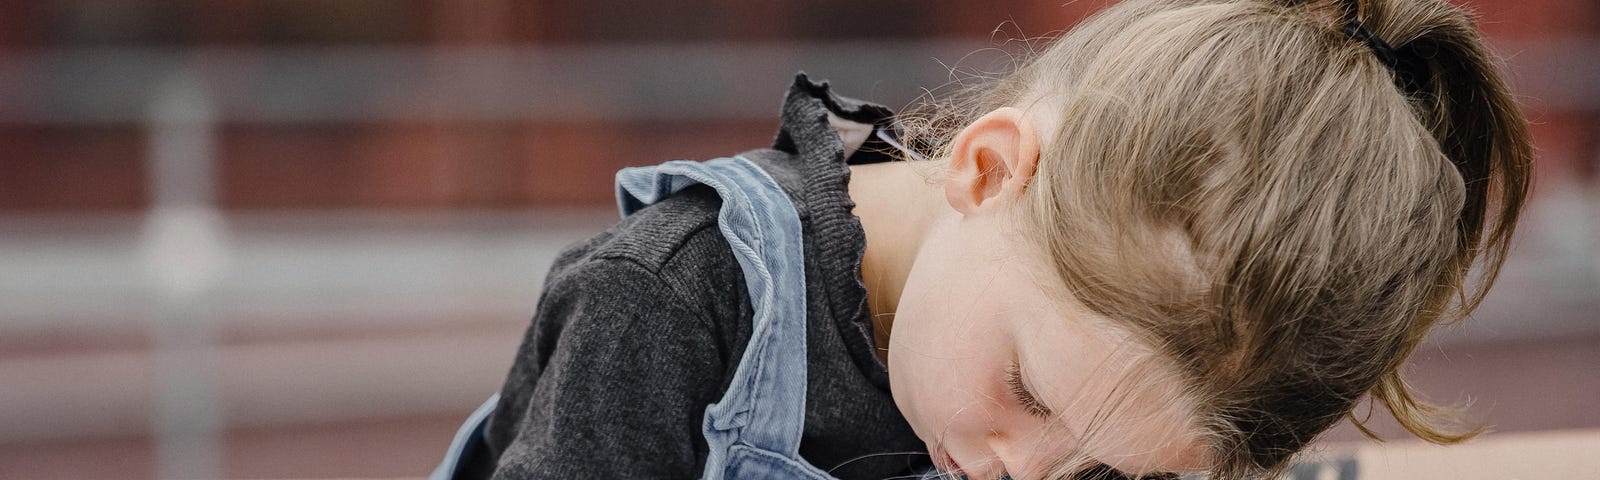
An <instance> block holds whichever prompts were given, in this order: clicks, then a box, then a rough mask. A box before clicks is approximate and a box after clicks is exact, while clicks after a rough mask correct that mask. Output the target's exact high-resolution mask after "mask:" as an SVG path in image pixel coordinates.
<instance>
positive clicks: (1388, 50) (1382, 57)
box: [1340, 19, 1429, 96]
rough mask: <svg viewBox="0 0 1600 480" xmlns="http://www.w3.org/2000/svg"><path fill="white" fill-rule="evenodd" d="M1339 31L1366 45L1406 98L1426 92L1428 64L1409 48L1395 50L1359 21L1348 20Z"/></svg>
mask: <svg viewBox="0 0 1600 480" xmlns="http://www.w3.org/2000/svg"><path fill="white" fill-rule="evenodd" d="M1340 31H1342V32H1344V34H1345V35H1348V36H1350V38H1353V39H1355V40H1357V41H1360V42H1361V43H1364V44H1366V45H1367V47H1368V48H1370V49H1371V50H1372V54H1373V55H1374V56H1376V57H1378V62H1380V63H1383V66H1385V67H1388V68H1389V71H1390V72H1393V73H1394V80H1395V82H1394V83H1395V86H1397V87H1400V91H1401V92H1402V93H1405V94H1406V96H1415V95H1417V94H1420V93H1423V92H1426V91H1427V90H1428V79H1429V75H1428V62H1426V61H1423V59H1421V58H1419V57H1418V56H1417V55H1416V52H1414V51H1412V49H1411V48H1409V46H1408V47H1407V48H1405V49H1403V50H1395V48H1394V47H1391V46H1389V43H1388V42H1384V41H1383V39H1381V38H1378V36H1377V35H1374V34H1373V33H1372V30H1368V29H1367V26H1366V25H1362V24H1361V21H1359V20H1354V19H1352V20H1350V22H1349V23H1346V24H1344V28H1342V29H1340Z"/></svg>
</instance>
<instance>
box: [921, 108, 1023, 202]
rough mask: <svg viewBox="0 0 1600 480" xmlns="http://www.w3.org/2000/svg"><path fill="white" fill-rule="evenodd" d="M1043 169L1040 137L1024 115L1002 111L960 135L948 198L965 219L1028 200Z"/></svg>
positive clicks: (948, 180) (953, 156) (952, 160)
mask: <svg viewBox="0 0 1600 480" xmlns="http://www.w3.org/2000/svg"><path fill="white" fill-rule="evenodd" d="M1038 164H1039V137H1038V135H1036V134H1035V132H1034V128H1033V122H1032V121H1031V119H1029V118H1028V115H1027V114H1026V113H1025V112H1023V111H1022V110H1019V109H1016V108H1013V107H1001V108H998V109H995V111H992V112H989V113H987V114H985V115H984V116H983V117H982V118H979V119H978V120H977V121H974V122H972V124H971V125H968V126H967V128H964V129H962V130H961V133H958V134H956V138H955V140H954V142H953V143H951V149H950V166H949V172H948V173H949V174H948V175H947V177H946V180H945V183H944V195H945V198H946V199H947V200H948V201H949V202H950V206H951V207H953V208H955V209H956V211H958V212H961V213H962V214H964V215H970V214H973V213H978V212H980V211H988V210H992V209H996V208H1001V207H1002V206H1004V205H1006V204H1009V203H1010V201H1012V200H1016V199H1018V198H1021V197H1022V192H1023V191H1024V190H1026V188H1027V186H1028V182H1029V181H1030V180H1032V179H1033V172H1034V168H1035V167H1036V166H1038Z"/></svg>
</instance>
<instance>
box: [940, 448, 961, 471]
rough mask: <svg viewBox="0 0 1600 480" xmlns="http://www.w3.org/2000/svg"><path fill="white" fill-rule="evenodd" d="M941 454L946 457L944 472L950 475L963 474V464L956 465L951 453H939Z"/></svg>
mask: <svg viewBox="0 0 1600 480" xmlns="http://www.w3.org/2000/svg"><path fill="white" fill-rule="evenodd" d="M939 453H940V454H941V455H943V456H944V459H943V460H944V466H943V467H942V469H943V470H944V471H946V472H949V473H959V472H961V464H959V463H956V459H955V457H951V456H950V453H948V452H939Z"/></svg>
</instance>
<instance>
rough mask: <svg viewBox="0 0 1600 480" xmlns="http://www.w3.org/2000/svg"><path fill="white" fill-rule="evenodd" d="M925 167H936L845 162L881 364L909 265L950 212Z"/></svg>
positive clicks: (931, 164) (874, 339)
mask: <svg viewBox="0 0 1600 480" xmlns="http://www.w3.org/2000/svg"><path fill="white" fill-rule="evenodd" d="M929 168H939V167H938V166H937V165H935V164H933V163H924V162H917V163H908V162H889V163H879V164H871V165H853V166H851V167H850V171H851V172H850V198H851V199H852V200H854V201H855V203H856V208H855V212H854V213H855V215H856V216H857V217H860V218H861V228H862V230H864V231H865V232H866V235H867V249H866V253H865V254H864V255H863V256H862V259H861V280H862V283H864V284H866V287H867V308H868V310H869V311H870V313H871V316H872V336H873V342H874V345H875V347H876V348H875V350H876V352H877V354H878V360H880V361H883V362H884V363H885V364H888V353H889V333H890V330H891V329H893V326H894V312H895V309H896V307H897V306H898V305H899V304H900V292H901V291H902V290H904V289H905V285H906V277H907V276H908V275H909V274H910V273H911V265H912V264H913V263H915V262H916V259H917V252H918V250H920V249H921V247H922V241H923V239H924V238H926V236H927V233H928V230H929V228H930V227H932V226H933V224H934V222H935V221H937V220H938V219H939V217H940V216H941V213H944V212H947V211H950V207H949V204H948V203H947V202H946V201H945V198H944V191H943V189H941V188H940V187H939V185H937V184H936V183H933V182H930V181H929V180H928V177H926V176H925V175H924V170H925V169H929Z"/></svg>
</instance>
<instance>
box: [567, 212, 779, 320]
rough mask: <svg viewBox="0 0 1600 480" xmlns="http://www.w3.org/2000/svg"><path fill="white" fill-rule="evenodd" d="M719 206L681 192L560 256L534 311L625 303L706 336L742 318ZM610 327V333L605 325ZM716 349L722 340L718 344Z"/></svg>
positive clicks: (738, 274)
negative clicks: (683, 321) (685, 319)
mask: <svg viewBox="0 0 1600 480" xmlns="http://www.w3.org/2000/svg"><path fill="white" fill-rule="evenodd" d="M721 205H722V202H721V200H720V198H719V197H718V196H717V194H716V192H715V191H713V190H711V189H710V188H709V187H705V186H703V185H702V186H694V187H689V188H687V189H684V190H683V191H680V192H678V193H676V194H674V195H672V196H671V197H668V198H666V199H663V200H661V201H660V202H657V203H656V204H654V205H650V206H648V207H645V208H644V209H641V210H639V211H637V212H634V213H633V214H632V215H629V216H628V217H627V218H624V219H622V220H621V221H619V222H618V223H616V224H615V225H613V226H611V227H610V228H608V229H606V230H605V231H604V232H601V233H599V234H597V235H595V236H593V237H590V238H589V239H586V240H584V241H581V242H579V243H577V244H574V245H572V246H569V247H567V248H566V249H564V250H563V251H562V252H561V253H560V254H559V255H558V256H557V258H556V260H555V262H554V264H553V266H552V267H551V270H550V275H549V276H548V277H547V280H546V284H545V291H544V293H543V294H542V295H543V296H544V297H545V298H544V299H543V300H541V304H545V303H549V304H550V305H542V306H541V307H540V308H541V309H545V308H552V307H553V308H559V304H562V303H567V302H570V301H574V300H577V301H583V302H585V303H591V304H592V303H594V302H597V301H601V300H604V301H606V302H608V303H617V304H626V305H618V306H619V307H628V308H632V309H647V310H648V309H656V310H667V308H664V307H671V308H670V310H673V311H677V312H680V313H681V314H684V315H688V314H693V316H695V317H698V318H696V319H694V322H695V323H698V324H701V325H702V326H703V327H706V328H705V331H707V332H708V333H714V334H717V335H718V336H725V334H727V333H729V332H726V331H725V330H727V328H726V325H724V324H729V323H736V322H734V321H735V320H737V319H739V318H741V316H740V315H741V313H744V312H746V311H748V306H747V305H748V296H747V295H748V294H747V293H746V292H745V290H744V279H743V274H742V271H741V270H740V267H739V264H738V261H737V260H736V259H735V258H734V256H733V252H732V249H731V248H729V246H728V243H727V240H726V239H725V238H724V237H723V236H722V232H721V231H720V230H719V229H718V223H717V214H718V211H719V209H720V208H721ZM613 327H616V326H613ZM721 340H722V341H723V343H725V342H726V341H728V340H729V339H728V338H722V339H721Z"/></svg>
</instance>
